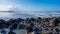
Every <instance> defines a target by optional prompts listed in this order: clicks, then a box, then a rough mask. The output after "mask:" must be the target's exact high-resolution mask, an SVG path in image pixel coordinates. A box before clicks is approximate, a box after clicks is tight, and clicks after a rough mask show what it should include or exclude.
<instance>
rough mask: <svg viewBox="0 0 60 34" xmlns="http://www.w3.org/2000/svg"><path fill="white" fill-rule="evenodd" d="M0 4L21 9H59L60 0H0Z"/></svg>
mask: <svg viewBox="0 0 60 34" xmlns="http://www.w3.org/2000/svg"><path fill="white" fill-rule="evenodd" d="M0 4H6V5H9V4H10V6H12V5H13V6H12V7H13V8H14V6H15V9H19V10H23V11H60V0H0ZM17 5H19V7H18V6H17ZM17 7H18V8H17Z"/></svg>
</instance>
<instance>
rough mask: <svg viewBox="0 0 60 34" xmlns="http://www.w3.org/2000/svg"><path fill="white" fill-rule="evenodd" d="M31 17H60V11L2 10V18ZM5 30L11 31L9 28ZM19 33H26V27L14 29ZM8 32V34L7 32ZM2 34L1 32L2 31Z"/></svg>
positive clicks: (0, 16)
mask: <svg viewBox="0 0 60 34" xmlns="http://www.w3.org/2000/svg"><path fill="white" fill-rule="evenodd" d="M31 17H34V18H36V17H60V11H33V12H32V11H30V12H28V11H12V12H0V19H5V20H9V19H12V18H13V19H16V18H23V19H25V18H31ZM4 30H5V31H7V33H8V31H9V29H8V28H7V29H4ZM13 31H14V32H16V33H17V34H25V31H26V30H24V29H21V30H13ZM7 33H6V34H7ZM0 34H1V33H0Z"/></svg>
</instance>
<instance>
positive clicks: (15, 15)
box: [0, 11, 60, 20]
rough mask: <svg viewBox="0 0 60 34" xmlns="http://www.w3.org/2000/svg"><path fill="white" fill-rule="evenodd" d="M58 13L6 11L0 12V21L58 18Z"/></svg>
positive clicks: (59, 14)
mask: <svg viewBox="0 0 60 34" xmlns="http://www.w3.org/2000/svg"><path fill="white" fill-rule="evenodd" d="M59 16H60V11H11V12H9V11H7V12H0V19H6V20H7V19H11V18H31V17H34V18H36V17H59Z"/></svg>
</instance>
